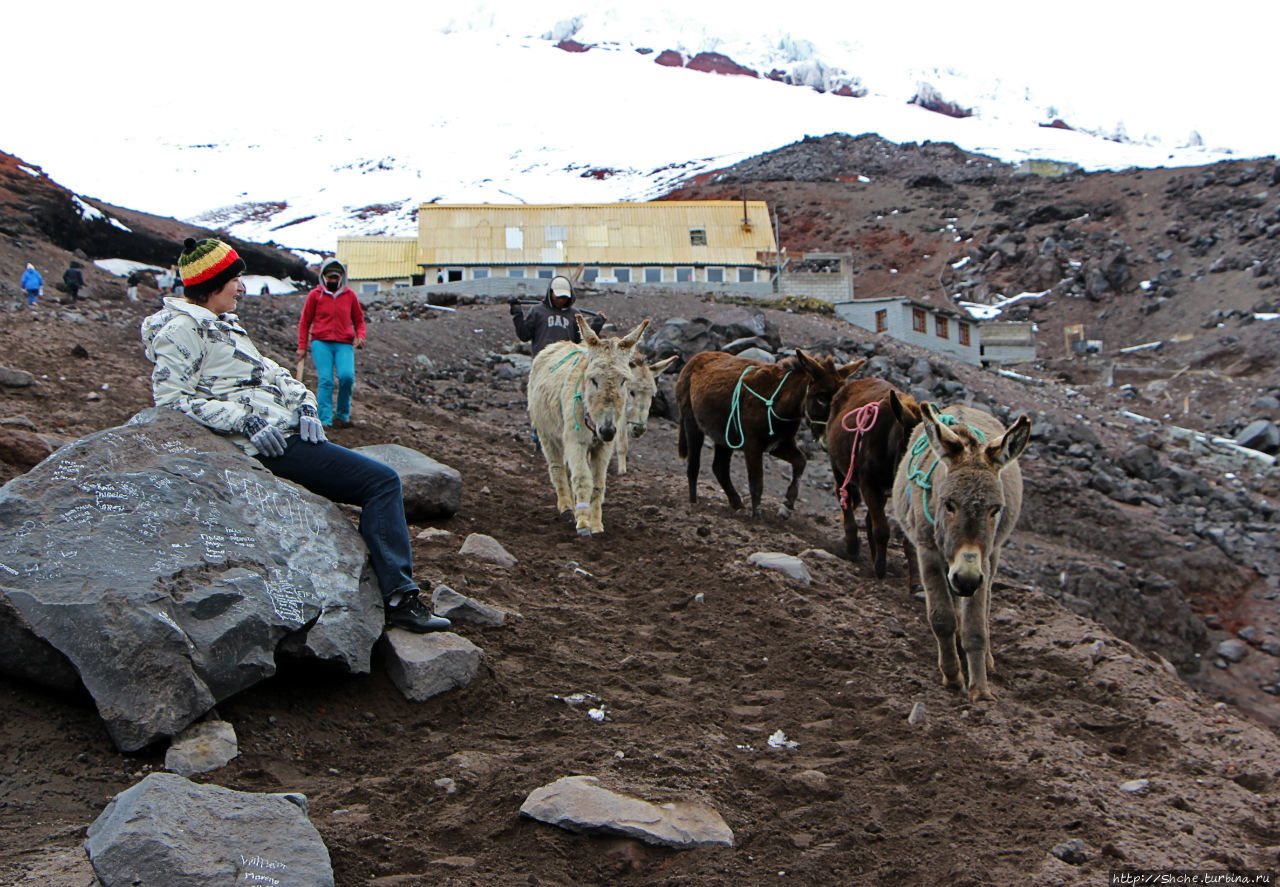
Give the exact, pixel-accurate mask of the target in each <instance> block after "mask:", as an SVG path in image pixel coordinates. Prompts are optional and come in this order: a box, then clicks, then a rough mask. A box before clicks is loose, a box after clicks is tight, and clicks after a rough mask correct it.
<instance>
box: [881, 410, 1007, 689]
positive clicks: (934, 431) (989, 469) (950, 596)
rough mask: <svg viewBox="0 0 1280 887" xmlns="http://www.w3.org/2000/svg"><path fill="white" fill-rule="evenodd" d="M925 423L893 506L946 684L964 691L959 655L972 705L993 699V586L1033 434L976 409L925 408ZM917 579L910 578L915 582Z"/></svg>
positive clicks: (902, 466)
mask: <svg viewBox="0 0 1280 887" xmlns="http://www.w3.org/2000/svg"><path fill="white" fill-rule="evenodd" d="M920 408H921V412H922V419H923V421H922V422H921V424H920V426H919V427H918V428H916V430H915V433H914V434H913V435H912V436H911V445H910V448H909V449H908V451H907V456H906V458H905V459H903V460H902V462H900V463H899V464H898V473H897V476H896V477H895V478H894V482H893V510H894V516H895V517H897V519H898V523H899V525H901V527H902V530H903V532H904V533H905V534H906V537H907V540H908V541H907V542H906V543H905V546H906V548H907V557H908V562H909V561H910V558H911V554H912V552H911V548H912V546H914V549H915V555H916V559H917V563H918V565H919V569H920V577H921V579H922V580H923V582H924V591H925V602H926V604H927V606H928V615H929V625H930V627H931V628H932V629H933V636H934V638H935V639H936V640H937V642H938V668H940V669H941V670H942V683H943V685H944V686H946V687H948V688H950V689H955V690H958V689H961V688H962V687H963V686H964V681H963V679H962V677H961V675H960V657H959V652H958V651H959V650H963V652H964V656H965V659H966V664H967V665H968V668H969V699H970V701H973V702H977V701H978V700H979V699H994V698H995V697H994V696H993V695H992V693H991V688H990V687H989V686H988V685H987V670H988V669H994V668H995V658H994V657H993V656H992V655H991V640H990V629H989V626H988V622H989V617H990V612H991V583H992V581H993V580H994V579H995V575H996V567H997V565H998V564H999V562H1000V548H1001V547H1002V546H1003V545H1004V543H1005V541H1006V540H1007V539H1008V538H1009V535H1010V534H1011V533H1012V532H1013V527H1014V524H1016V523H1017V522H1018V514H1019V512H1020V511H1021V510H1022V473H1021V472H1020V471H1019V469H1018V465H1017V463H1016V461H1015V460H1016V459H1017V458H1018V456H1020V455H1021V454H1022V451H1023V450H1024V449H1026V447H1027V441H1028V440H1029V439H1030V437H1031V421H1030V420H1029V419H1028V418H1027V417H1026V416H1025V415H1022V416H1019V417H1018V419H1017V421H1015V422H1014V423H1013V426H1012V427H1011V428H1009V429H1008V430H1007V431H1006V430H1005V427H1004V426H1003V425H1001V424H1000V423H999V422H998V421H997V420H996V419H995V418H994V417H993V416H991V415H990V414H989V413H984V412H982V411H981V410H976V409H973V408H972V407H962V406H954V407H948V408H947V409H946V410H944V411H943V412H942V413H941V414H939V413H938V411H937V410H936V409H934V406H933V404H931V403H923V404H921V405H920ZM909 583H910V577H909V576H908V584H909Z"/></svg>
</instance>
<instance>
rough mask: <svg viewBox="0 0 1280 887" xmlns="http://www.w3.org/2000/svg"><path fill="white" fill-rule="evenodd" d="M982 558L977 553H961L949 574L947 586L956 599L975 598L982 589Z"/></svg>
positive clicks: (952, 564)
mask: <svg viewBox="0 0 1280 887" xmlns="http://www.w3.org/2000/svg"><path fill="white" fill-rule="evenodd" d="M982 580H983V575H982V558H981V557H979V556H978V554H977V553H976V552H972V551H966V552H963V553H961V554H960V555H959V556H958V557H957V558H956V559H955V560H954V561H953V562H952V563H951V569H950V570H949V571H948V572H947V584H948V585H950V586H951V593H952V594H954V595H955V596H956V597H973V596H974V595H975V594H977V592H978V589H980V588H982Z"/></svg>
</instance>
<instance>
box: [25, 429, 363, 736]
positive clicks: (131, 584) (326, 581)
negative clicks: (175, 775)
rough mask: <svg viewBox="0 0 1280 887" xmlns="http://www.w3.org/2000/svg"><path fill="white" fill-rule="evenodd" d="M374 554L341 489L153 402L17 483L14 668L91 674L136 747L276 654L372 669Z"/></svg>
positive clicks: (69, 680)
mask: <svg viewBox="0 0 1280 887" xmlns="http://www.w3.org/2000/svg"><path fill="white" fill-rule="evenodd" d="M367 560H368V553H367V550H366V548H365V545H364V541H363V540H362V539H361V538H360V535H359V534H358V533H357V532H356V530H355V529H354V527H352V525H351V522H350V520H348V519H347V518H346V516H345V515H344V514H343V513H342V511H341V510H340V509H339V508H338V507H337V506H336V505H334V504H333V503H331V502H329V501H328V500H326V499H322V498H320V497H318V496H314V495H312V494H311V493H309V492H307V491H306V490H304V489H302V488H301V487H299V486H296V485H295V484H292V483H289V482H288V481H284V480H280V479H278V478H276V477H275V475H273V474H271V473H270V472H269V471H267V470H266V469H264V468H263V467H262V466H261V465H259V464H258V462H257V460H255V459H251V458H249V457H247V456H245V455H244V454H243V453H241V451H240V450H239V449H237V448H236V447H235V446H234V445H233V444H232V443H230V442H229V441H227V440H226V439H225V438H222V437H220V436H218V435H216V434H213V433H211V432H210V431H208V430H207V429H205V428H204V427H203V426H201V425H200V424H198V423H196V422H194V421H192V420H191V419H188V418H187V417H186V416H184V415H182V414H181V413H178V412H176V411H174V410H167V409H159V410H158V409H150V410H145V411H143V412H142V413H139V414H138V415H137V416H135V417H134V418H133V419H132V420H131V421H130V423H129V424H127V425H124V426H120V427H118V428H110V429H107V430H105V431H100V432H97V433H95V434H91V435H89V436H88V437H84V438H82V439H80V440H78V441H75V442H74V443H71V444H68V445H67V446H65V447H62V448H61V449H59V450H58V451H57V452H56V453H54V454H53V455H52V456H50V457H49V458H48V459H46V460H45V461H44V462H43V463H41V464H40V465H39V466H37V467H36V468H35V469H33V470H32V471H30V472H28V473H27V474H25V475H22V476H21V477H17V478H15V479H14V480H12V481H10V482H9V483H8V484H5V486H4V487H3V488H0V671H2V672H4V673H6V674H10V675H15V676H19V677H22V678H26V679H29V680H33V681H37V682H41V683H45V684H49V685H52V686H55V687H63V688H65V687H73V686H75V685H76V684H77V682H82V683H83V684H84V686H85V687H86V688H87V689H88V691H89V693H90V695H92V697H93V699H94V702H95V703H96V704H97V706H98V711H99V713H100V714H101V715H102V718H103V720H104V721H105V722H106V726H107V730H108V731H109V732H110V734H111V737H112V739H113V740H114V741H115V743H116V745H117V746H119V747H120V748H121V749H122V750H125V751H134V750H136V749H139V748H142V747H144V746H146V745H148V744H150V743H151V742H154V741H156V740H157V739H160V738H162V737H167V736H172V735H174V734H175V733H178V732H179V731H181V730H182V729H183V728H184V727H186V726H187V725H188V724H190V723H192V722H193V721H195V720H196V719H197V718H199V717H200V716H201V715H202V714H204V713H205V712H207V711H208V710H209V709H210V708H211V707H212V706H213V705H214V704H215V703H217V702H218V701H219V700H222V699H225V698H227V697H228V696H230V695H232V694H233V693H236V692H238V691H240V690H243V689H245V688H246V687H249V686H252V685H253V684H255V683H257V682H258V681H260V680H262V679H263V678H265V677H267V676H269V675H271V674H273V673H274V672H275V668H276V665H275V656H276V653H277V652H284V653H288V654H289V655H292V656H296V657H302V658H314V659H317V660H323V661H325V662H327V663H330V664H332V665H334V666H337V667H338V668H339V669H340V670H344V671H347V672H353V673H366V672H368V671H369V664H370V655H371V652H372V649H373V645H374V643H375V642H376V641H377V639H378V637H379V636H380V635H381V634H382V628H383V614H382V610H381V600H380V596H379V594H378V591H377V588H376V586H375V584H374V581H373V573H372V570H371V569H368V568H367Z"/></svg>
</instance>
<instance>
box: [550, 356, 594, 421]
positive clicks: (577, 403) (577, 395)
mask: <svg viewBox="0 0 1280 887" xmlns="http://www.w3.org/2000/svg"><path fill="white" fill-rule="evenodd" d="M584 353H585V352H584V351H583V350H582V349H581V348H578V349H575V350H573V351H570V352H569V353H568V354H566V355H565V356H564V357H562V358H560V360H558V361H557V362H556V365H555V366H553V367H552V368H551V372H553V373H554V372H555V371H556V370H558V369H560V367H561V366H562V365H563V364H564V362H565V361H566V360H568V359H569V358H571V357H572V358H573V365H574V366H577V365H578V358H580V357H582V355H583V354H584ZM579 382H581V380H579ZM573 403H574V410H573V430H574V431H581V430H582V425H581V424H579V422H578V407H581V408H582V418H584V419H585V418H586V417H587V405H586V404H585V403H583V402H582V386H581V384H579V386H578V388H577V390H575V391H574V392H573Z"/></svg>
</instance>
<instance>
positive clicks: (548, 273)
mask: <svg viewBox="0 0 1280 887" xmlns="http://www.w3.org/2000/svg"><path fill="white" fill-rule="evenodd" d="M555 276H556V273H555V271H553V270H551V269H550V268H539V269H538V277H539V278H541V279H542V280H550V279H551V278H553V277H555Z"/></svg>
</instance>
